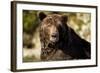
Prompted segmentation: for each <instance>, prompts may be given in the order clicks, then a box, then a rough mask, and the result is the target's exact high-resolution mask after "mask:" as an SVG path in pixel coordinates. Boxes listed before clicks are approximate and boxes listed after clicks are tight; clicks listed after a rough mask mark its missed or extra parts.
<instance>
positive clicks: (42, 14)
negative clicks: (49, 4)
mask: <svg viewBox="0 0 100 73" xmlns="http://www.w3.org/2000/svg"><path fill="white" fill-rule="evenodd" d="M45 17H46V14H45V13H43V12H40V13H39V19H40V20H41V21H42V20H43V19H44V18H45Z"/></svg>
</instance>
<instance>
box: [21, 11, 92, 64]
mask: <svg viewBox="0 0 100 73" xmlns="http://www.w3.org/2000/svg"><path fill="white" fill-rule="evenodd" d="M39 12H44V13H45V14H47V15H48V14H52V13H59V14H61V15H66V16H68V22H67V24H68V26H69V27H71V28H72V29H74V31H75V32H76V33H77V34H78V35H79V36H80V37H81V38H83V39H85V40H86V41H88V42H91V29H90V28H91V14H90V13H79V12H78V13H75V12H51V11H34V10H23V62H34V61H35V62H36V61H40V60H41V59H40V53H41V43H40V38H39V24H40V21H39V18H38V13H39Z"/></svg>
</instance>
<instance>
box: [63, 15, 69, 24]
mask: <svg viewBox="0 0 100 73" xmlns="http://www.w3.org/2000/svg"><path fill="white" fill-rule="evenodd" d="M67 21H68V16H66V15H63V16H62V22H63V23H66V22H67Z"/></svg>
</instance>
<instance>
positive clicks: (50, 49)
mask: <svg viewBox="0 0 100 73" xmlns="http://www.w3.org/2000/svg"><path fill="white" fill-rule="evenodd" d="M39 18H40V20H41V22H40V42H41V60H44V61H49V60H72V59H90V58H91V48H90V43H89V42H87V41H86V40H84V39H82V38H81V37H79V36H78V35H77V34H76V33H75V31H74V30H73V29H72V28H70V27H69V26H68V25H67V21H68V17H67V16H64V15H60V14H57V13H54V14H49V15H46V14H44V13H43V12H40V13H39Z"/></svg>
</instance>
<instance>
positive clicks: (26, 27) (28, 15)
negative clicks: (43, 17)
mask: <svg viewBox="0 0 100 73" xmlns="http://www.w3.org/2000/svg"><path fill="white" fill-rule="evenodd" d="M37 25H38V18H37V11H31V10H23V31H24V32H27V33H32V31H33V30H34V29H35V28H36V26H37Z"/></svg>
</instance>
